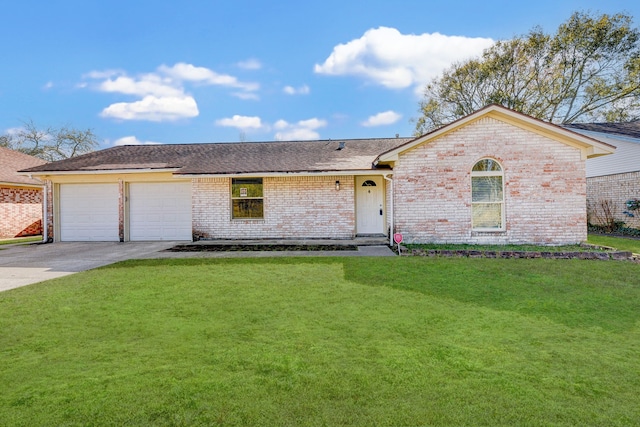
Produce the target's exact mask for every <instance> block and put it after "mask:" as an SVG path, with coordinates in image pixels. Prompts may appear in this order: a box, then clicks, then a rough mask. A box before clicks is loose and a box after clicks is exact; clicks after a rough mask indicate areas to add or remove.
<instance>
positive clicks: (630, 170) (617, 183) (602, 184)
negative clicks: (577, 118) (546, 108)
mask: <svg viewBox="0 0 640 427" xmlns="http://www.w3.org/2000/svg"><path fill="white" fill-rule="evenodd" d="M566 127H567V128H569V129H571V130H573V131H575V132H580V133H582V134H584V135H587V136H591V137H593V138H596V139H598V140H601V141H604V142H607V143H609V144H611V145H614V146H616V147H617V148H616V152H615V154H613V155H611V156H604V157H598V158H594V159H589V160H587V169H586V175H587V206H588V209H589V212H588V213H589V217H590V218H589V219H590V221H592V222H593V223H599V222H602V221H603V219H604V216H605V215H604V212H603V208H605V209H606V206H603V205H609V206H610V207H611V214H612V215H613V219H615V220H617V221H624V222H625V223H626V224H627V226H628V227H634V228H640V211H635V212H631V211H628V210H627V207H626V204H625V202H626V201H627V200H631V199H640V121H635V122H628V123H574V124H570V125H567V126H566ZM625 211H627V212H630V213H631V214H633V215H634V216H633V217H631V216H629V215H628V214H625V213H624V212H625Z"/></svg>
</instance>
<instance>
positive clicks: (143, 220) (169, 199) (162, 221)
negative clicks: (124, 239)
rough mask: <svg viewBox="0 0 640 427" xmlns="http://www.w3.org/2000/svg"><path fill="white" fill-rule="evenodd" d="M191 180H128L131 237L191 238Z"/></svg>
mask: <svg viewBox="0 0 640 427" xmlns="http://www.w3.org/2000/svg"><path fill="white" fill-rule="evenodd" d="M191 235H192V232H191V183H190V182H154V183H131V184H129V239H130V240H138V241H140V240H191V238H192V237H191Z"/></svg>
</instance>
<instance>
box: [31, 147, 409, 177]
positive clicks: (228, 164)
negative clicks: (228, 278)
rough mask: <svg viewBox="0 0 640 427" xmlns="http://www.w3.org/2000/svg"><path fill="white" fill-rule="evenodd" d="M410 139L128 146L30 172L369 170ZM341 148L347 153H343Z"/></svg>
mask: <svg viewBox="0 0 640 427" xmlns="http://www.w3.org/2000/svg"><path fill="white" fill-rule="evenodd" d="M410 140H411V138H386V139H350V140H322V141H293V142H292V141H288V142H243V143H241V142H234V143H217V144H181V145H125V146H118V147H113V148H108V149H106V150H101V151H96V152H93V153H89V154H85V155H82V156H78V157H74V158H72V159H67V160H61V161H58V162H53V163H48V164H46V165H42V166H38V167H35V168H31V169H29V171H30V172H76V171H109V170H118V169H166V168H176V169H178V170H177V171H176V173H177V174H236V173H269V172H283V173H286V172H323V171H327V172H332V171H351V170H367V169H372V168H373V161H374V160H375V159H376V157H377V156H378V155H379V154H380V153H383V152H385V151H388V150H391V149H393V148H395V147H397V146H399V145H402V144H404V143H406V142H407V141H410ZM341 143H343V145H344V148H343V149H339V148H340V145H341Z"/></svg>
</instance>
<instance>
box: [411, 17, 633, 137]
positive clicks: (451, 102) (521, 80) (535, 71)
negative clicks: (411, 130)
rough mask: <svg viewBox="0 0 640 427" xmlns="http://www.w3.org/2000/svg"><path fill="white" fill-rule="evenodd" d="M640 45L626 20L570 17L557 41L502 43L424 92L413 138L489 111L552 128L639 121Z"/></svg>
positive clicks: (541, 36) (537, 34) (535, 34)
mask: <svg viewBox="0 0 640 427" xmlns="http://www.w3.org/2000/svg"><path fill="white" fill-rule="evenodd" d="M639 38H640V32H639V31H638V30H637V29H636V28H633V27H632V17H631V16H628V15H625V14H622V13H619V14H615V15H607V14H602V15H598V16H593V15H591V14H589V13H585V12H575V13H574V14H573V15H572V16H571V17H570V18H569V20H567V21H566V22H565V23H563V24H562V25H560V27H559V28H558V30H557V31H556V33H555V34H546V33H545V32H544V31H543V30H542V29H541V28H540V27H536V28H534V29H532V30H531V31H530V32H529V33H528V34H526V35H524V36H519V37H515V38H514V39H512V40H506V41H499V42H497V43H496V44H495V45H493V46H492V47H490V48H488V49H486V50H485V51H484V53H483V54H482V56H481V57H480V58H475V59H471V60H468V61H466V62H462V63H457V64H454V65H453V66H452V67H450V68H449V69H448V70H446V71H444V72H443V74H442V75H441V76H439V77H437V78H435V79H433V80H432V81H431V82H429V83H428V84H427V86H426V88H425V92H424V98H423V99H422V101H421V102H420V110H419V111H420V113H421V115H420V117H419V118H417V119H416V134H422V133H425V132H428V131H430V130H432V129H434V128H437V127H440V126H442V125H445V124H447V123H450V122H452V121H454V120H456V119H458V118H460V117H463V116H465V115H467V114H470V113H472V112H474V111H476V110H478V109H480V108H482V107H484V106H485V105H488V104H493V103H495V104H500V105H503V106H505V107H508V108H511V109H514V110H516V111H520V112H522V113H525V114H528V115H531V116H533V117H537V118H539V119H542V120H545V121H548V122H552V123H557V124H562V123H572V122H576V121H608V122H621V121H630V120H635V119H638V118H640V46H639Z"/></svg>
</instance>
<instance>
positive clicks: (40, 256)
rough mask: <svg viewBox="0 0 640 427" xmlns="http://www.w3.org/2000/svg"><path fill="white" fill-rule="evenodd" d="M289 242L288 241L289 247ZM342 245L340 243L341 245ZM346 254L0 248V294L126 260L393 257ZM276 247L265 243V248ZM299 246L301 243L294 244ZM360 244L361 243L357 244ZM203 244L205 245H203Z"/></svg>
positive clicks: (376, 250) (380, 251)
mask: <svg viewBox="0 0 640 427" xmlns="http://www.w3.org/2000/svg"><path fill="white" fill-rule="evenodd" d="M291 242H292V241H289V243H291ZM344 242H345V241H342V243H344ZM358 242H359V241H357V240H356V241H353V242H352V243H354V244H356V246H357V247H358V250H348V251H344V250H343V251H337V252H336V251H322V250H319V251H255V252H233V251H229V252H226V251H223V252H206V251H205V252H161V251H163V250H165V249H169V248H171V247H173V246H176V245H177V244H179V243H186V242H126V243H116V242H64V243H48V244H46V245H43V244H31V245H7V246H0V292H1V291H6V290H8V289H13V288H18V287H20V286H25V285H30V284H32V283H38V282H42V281H44V280H49V279H54V278H56V277H61V276H66V275H68V274H73V273H77V272H79V271H85V270H90V269H92V268H96V267H102V266H103V265H108V264H113V263H114V262H118V261H125V260H128V259H145V258H238V257H243V258H244V257H250V258H254V257H289V256H294V257H301V256H303V257H304V256H367V257H379V256H395V254H394V253H393V252H392V251H391V250H390V249H389V247H388V246H375V245H372V246H368V245H364V246H360V245H358V244H357V243H358ZM269 243H276V242H275V241H271V242H269V241H267V242H266V244H269ZM297 243H302V242H297ZM360 243H362V242H361V241H360ZM203 244H206V242H204V243H203Z"/></svg>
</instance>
